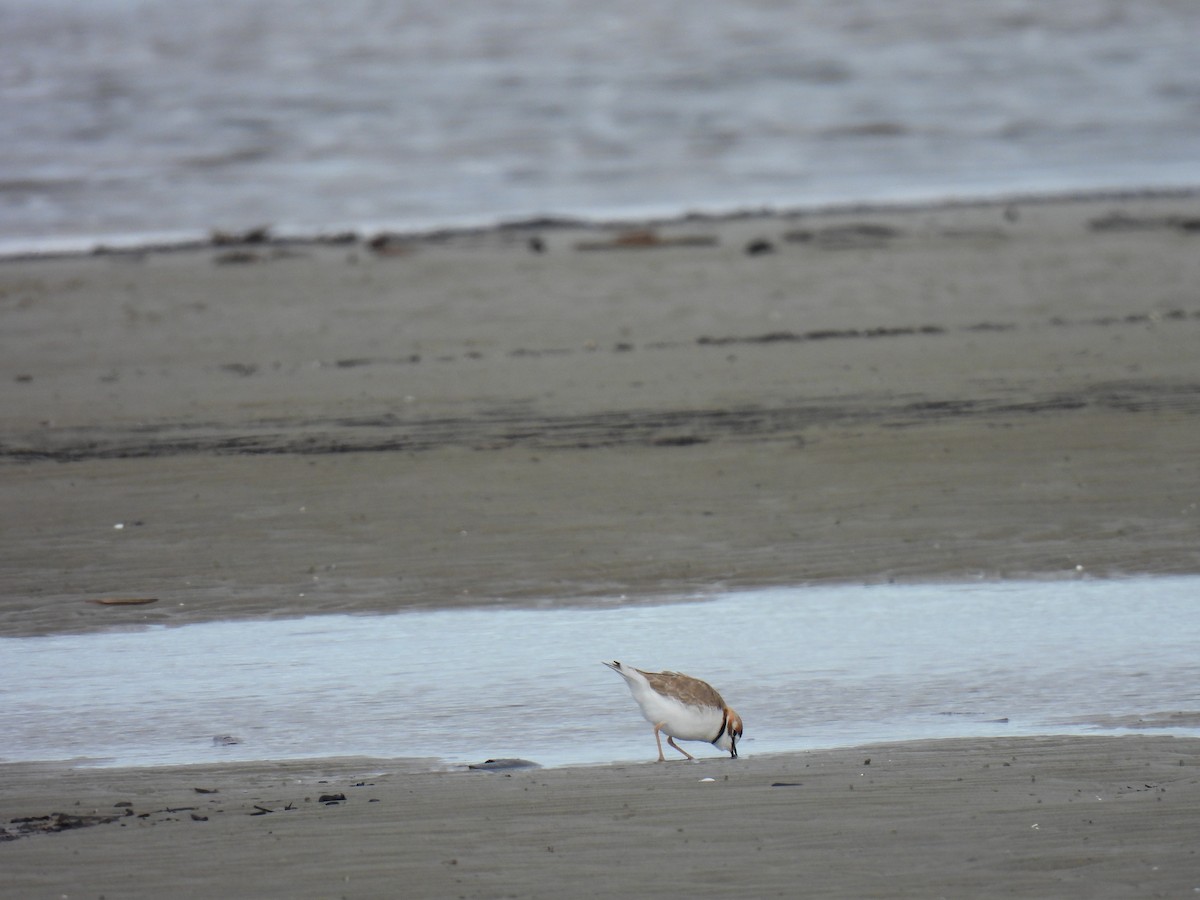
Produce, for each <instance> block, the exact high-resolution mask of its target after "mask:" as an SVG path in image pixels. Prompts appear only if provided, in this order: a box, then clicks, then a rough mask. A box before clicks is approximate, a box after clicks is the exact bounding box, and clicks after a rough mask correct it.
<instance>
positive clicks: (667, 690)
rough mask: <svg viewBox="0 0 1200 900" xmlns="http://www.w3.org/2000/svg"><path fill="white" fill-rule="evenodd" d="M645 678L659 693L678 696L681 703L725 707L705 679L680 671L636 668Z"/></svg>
mask: <svg viewBox="0 0 1200 900" xmlns="http://www.w3.org/2000/svg"><path fill="white" fill-rule="evenodd" d="M638 671H639V672H641V673H642V674H643V675H645V676H646V680H647V681H649V682H650V687H652V688H654V689H655V690H656V691H658V692H659V693H660V694H670V695H671V696H673V697H678V698H679V699H680V700H681V701H682V702H683V703H686V704H687V705H688V706H715V707H717V709H724V708H725V701H724V700H722V699H721V695H720V694H718V693H717V691H716V688H714V687H713V686H712V685H711V684H709V683H708V682H707V681H701V680H700V679H699V678H693V677H692V676H691V675H684V674H683V673H682V672H646V671H644V670H642V669H638Z"/></svg>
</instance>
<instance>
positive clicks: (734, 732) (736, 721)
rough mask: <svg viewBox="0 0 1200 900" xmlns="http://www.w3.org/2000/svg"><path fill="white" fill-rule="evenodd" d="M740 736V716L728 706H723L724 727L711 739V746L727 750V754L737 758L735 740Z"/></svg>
mask: <svg viewBox="0 0 1200 900" xmlns="http://www.w3.org/2000/svg"><path fill="white" fill-rule="evenodd" d="M741 736H742V717H741V716H739V715H738V714H737V713H735V712H734V711H733V710H732V709H730V708H729V707H728V706H727V707H725V727H724V728H722V729H721V734H720V735H718V737H717V739H716V740H715V741H713V746H715V747H720V748H721V749H722V750H728V751H729V755H730V756H732V757H733V758H734V759H737V755H738V754H737V742H738V740H739V739H740V738H741Z"/></svg>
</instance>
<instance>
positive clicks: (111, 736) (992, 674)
mask: <svg viewBox="0 0 1200 900" xmlns="http://www.w3.org/2000/svg"><path fill="white" fill-rule="evenodd" d="M1198 589H1200V578H1194V577H1193V578H1135V579H1128V580H1111V581H1086V580H1081V581H1056V582H1046V583H1038V582H1012V583H1001V584H994V583H979V584H954V585H928V586H923V585H904V586H898V585H876V586H823V587H804V588H786V589H784V588H778V589H768V590H756V591H746V592H737V593H732V594H727V595H722V596H719V597H714V598H712V599H704V600H694V601H679V602H671V603H661V604H653V605H651V604H634V605H610V606H604V605H601V606H597V607H590V608H578V607H576V608H569V609H529V610H495V609H469V610H448V611H439V612H413V613H403V614H395V615H387V616H376V615H372V616H344V615H338V616H313V617H307V618H300V619H291V620H272V621H249V622H219V623H209V624H197V625H186V626H181V627H176V628H165V627H151V628H147V629H144V630H137V631H118V632H106V633H101V634H87V635H55V636H48V637H38V638H5V639H0V665H2V666H3V670H4V671H5V673H6V677H5V679H4V680H3V687H0V733H2V734H3V735H4V738H5V739H4V742H3V747H2V748H0V760H3V761H9V762H12V761H19V760H52V759H76V760H79V761H80V762H86V763H89V764H99V765H156V764H186V763H200V762H214V761H233V760H257V759H278V758H301V757H321V756H330V755H370V756H381V757H397V756H406V757H408V756H414V757H438V758H441V759H443V760H445V761H447V762H449V763H462V762H473V761H480V760H482V759H485V758H487V757H502V756H503V757H509V756H515V757H525V758H528V759H532V760H536V761H538V762H540V763H543V764H546V765H569V764H583V763H606V762H611V761H616V760H646V759H652V758H653V756H654V753H655V749H654V740H653V736H652V733H651V729H650V726H649V725H648V724H647V723H646V722H645V721H643V720H642V719H641V717H640V713H639V712H638V710H637V708H636V706H635V704H634V702H633V699H632V698H631V696H630V694H629V692H628V690H627V689H626V687H625V685H624V683H623V682H622V681H621V679H619V678H618V677H617V676H616V675H614V674H613V673H612V672H610V671H608V670H607V669H605V668H604V667H603V666H602V665H601V664H600V662H601V660H604V659H613V658H616V659H621V660H624V661H627V662H631V663H633V664H635V665H638V666H641V667H643V668H673V669H678V670H681V671H685V672H688V673H690V674H694V675H697V676H699V677H703V678H706V679H707V680H709V681H711V682H712V683H713V684H714V685H716V686H717V687H718V688H719V689H720V690H721V691H722V693H723V694H724V695H725V699H726V700H727V702H729V703H730V704H731V705H733V706H734V707H736V708H737V709H738V711H739V712H740V713H741V715H742V716H743V718H744V719H745V722H746V735H745V739H744V742H743V744H742V752H743V753H744V754H754V753H764V752H776V751H791V750H802V749H806V748H814V747H830V746H845V745H851V744H855V743H860V742H876V741H889V740H905V739H917V738H937V737H955V736H993V735H1027V734H1040V733H1087V732H1093V731H1106V732H1108V733H1112V732H1113V731H1119V730H1120V728H1114V727H1112V725H1111V724H1108V725H1106V724H1105V723H1111V717H1119V716H1140V715H1149V714H1154V713H1161V712H1166V711H1176V710H1188V711H1192V712H1195V711H1197V710H1200V657H1197V654H1196V649H1195V648H1196V647H1197V646H1200V616H1197V615H1196V614H1195V598H1196V595H1197V590H1198ZM1001 720H1004V721H1001ZM1192 721H1193V722H1194V721H1195V717H1194V716H1193V717H1192ZM1164 730H1168V729H1164ZM1169 731H1170V732H1171V733H1181V734H1195V733H1197V731H1198V729H1196V728H1175V729H1170V730H1169ZM225 735H229V736H233V737H236V738H237V739H238V740H239V741H240V742H239V743H236V744H231V745H223V744H220V743H214V737H218V736H225ZM691 747H692V749H694V750H696V751H698V752H699V753H700V754H701V755H715V754H717V752H718V751H716V750H715V749H714V748H709V747H707V746H706V745H704V744H693V745H691Z"/></svg>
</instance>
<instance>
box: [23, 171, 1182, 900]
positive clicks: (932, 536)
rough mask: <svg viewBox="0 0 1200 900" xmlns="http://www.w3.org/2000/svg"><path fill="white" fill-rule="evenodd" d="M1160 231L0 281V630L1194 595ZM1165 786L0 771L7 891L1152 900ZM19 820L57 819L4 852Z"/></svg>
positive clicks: (910, 762) (382, 255)
mask: <svg viewBox="0 0 1200 900" xmlns="http://www.w3.org/2000/svg"><path fill="white" fill-rule="evenodd" d="M1198 223H1200V199H1198V196H1197V195H1196V194H1194V193H1191V194H1186V193H1185V194H1179V195H1173V196H1169V195H1163V196H1134V195H1130V196H1111V197H1100V198H1091V199H1085V198H1081V199H1058V200H1049V199H1028V200H1018V201H1013V202H1010V203H993V204H986V203H981V204H975V205H961V206H941V207H913V208H881V209H866V208H864V209H854V210H833V211H826V212H809V213H804V214H800V213H797V214H795V215H774V216H762V217H754V216H743V217H735V218H729V219H715V218H702V217H696V218H691V219H685V220H682V221H674V222H663V223H649V224H646V223H639V224H638V225H636V226H634V225H632V224H631V225H629V226H610V227H603V228H601V227H595V226H587V227H585V226H582V225H579V224H572V223H550V222H542V223H526V224H525V225H523V226H519V227H517V226H514V227H511V228H500V229H493V230H487V231H480V232H457V233H443V234H430V235H417V236H359V237H357V238H355V239H349V238H346V239H340V240H327V241H314V242H282V241H273V240H271V239H270V237H269V235H265V236H264V235H244V236H241V237H243V238H249V240H239V239H238V236H225V237H223V238H222V239H221V240H214V242H213V243H212V244H209V245H203V246H195V247H188V248H171V249H166V248H160V249H153V248H150V249H146V250H143V251H138V252H134V251H121V252H98V253H95V254H91V255H86V256H62V257H55V258H48V257H47V258H32V257H31V258H20V259H7V260H3V261H0V318H2V321H3V329H2V330H0V342H2V347H3V360H4V362H3V378H4V379H5V381H6V383H7V385H8V386H7V388H6V390H5V391H4V394H3V400H2V401H0V457H2V458H0V497H2V502H0V585H2V587H0V635H3V636H32V635H42V634H51V633H56V632H65V631H72V632H81V631H93V630H101V629H107V628H112V627H120V626H123V625H130V624H142V623H160V624H183V623H189V622H199V621H210V620H217V619H237V618H250V617H254V618H261V617H271V616H295V615H303V614H311V613H324V612H338V611H340V612H389V611H398V610H406V609H417V608H441V607H447V606H455V605H467V604H489V605H494V604H510V605H523V604H529V603H545V602H547V601H553V602H556V603H579V604H586V603H590V602H593V601H594V600H595V599H597V598H612V597H616V596H620V595H626V596H627V597H629V598H630V599H631V601H633V602H636V601H637V600H639V599H644V598H648V597H655V596H665V595H677V594H686V593H690V592H695V591H711V590H719V589H721V588H727V587H745V586H756V585H793V584H810V583H819V582H826V581H854V582H881V581H889V580H895V581H911V582H919V581H930V580H941V581H945V580H961V579H1010V578H1017V577H1035V578H1040V579H1055V578H1079V577H1109V576H1119V575H1127V574H1185V573H1196V572H1198V571H1200V509H1198V505H1197V504H1198V503H1200V494H1198V492H1197V483H1198V481H1197V476H1198V475H1200V471H1198V470H1197V462H1196V460H1197V459H1200V455H1198V452H1197V451H1198V450H1200V415H1198V413H1200V364H1198V363H1197V359H1198V357H1197V353H1196V348H1197V346H1198V345H1200V344H1198V340H1197V339H1198V337H1200V294H1198V293H1197V285H1200V253H1197V248H1198V246H1200V244H1198V243H1197V242H1198V241H1200V225H1198ZM369 237H375V238H376V239H374V240H368V238H369ZM106 599H107V600H114V599H115V600H153V601H154V602H152V603H141V604H124V603H109V604H103V603H97V602H94V601H97V600H106ZM1185 711H1186V710H1185ZM1147 712H1154V711H1151V710H1147ZM1198 748H1200V740H1193V739H1189V738H1169V737H1163V736H1155V735H1153V734H1152V733H1144V734H1134V735H1124V736H1111V735H1110V736H1096V737H1071V738H1049V737H1048V738H1026V739H1008V738H1005V739H986V740H984V739H980V740H977V741H950V742H941V741H939V742H923V743H922V742H916V743H911V744H901V745H886V746H873V747H861V748H853V749H837V750H829V751H812V752H807V753H798V754H794V755H780V756H761V757H757V758H755V757H753V756H750V757H747V758H745V759H743V760H739V761H737V762H736V763H735V762H722V761H719V760H710V761H706V762H704V763H703V764H701V765H698V766H692V765H686V764H671V765H665V764H664V765H654V764H647V765H644V766H612V767H606V768H605V767H602V768H595V769H593V768H565V769H546V770H529V771H513V772H508V773H482V772H472V771H460V770H452V771H441V770H438V768H439V767H437V766H433V765H432V764H430V763H427V762H422V761H420V760H413V761H410V760H404V759H391V760H330V761H320V762H305V763H296V762H287V763H269V762H263V763H255V764H236V765H227V766H197V767H187V768H180V769H134V770H119V769H96V768H72V767H71V766H69V765H67V764H62V763H14V764H6V765H0V786H2V789H0V798H2V799H0V827H3V828H5V830H6V832H7V833H8V835H9V836H12V837H14V839H13V840H7V841H3V842H0V872H2V873H3V874H2V875H0V895H3V896H11V897H60V896H72V897H77V896H106V897H108V898H114V897H154V896H162V895H163V894H164V893H166V892H167V891H180V890H183V891H186V892H188V893H189V894H193V895H196V896H203V895H213V896H217V895H221V896H247V897H249V896H300V897H329V896H343V895H344V896H349V897H375V896H430V897H434V896H437V897H442V896H463V897H492V896H547V897H548V896H552V895H553V896H561V895H563V894H582V895H602V894H603V895H610V896H629V895H641V894H649V893H655V894H666V895H670V896H683V895H689V896H717V895H722V896H724V895H728V894H730V893H733V892H737V893H740V894H742V895H749V896H773V895H785V896H795V895H797V893H798V892H799V893H804V894H806V895H811V896H830V897H866V896H878V897H894V896H914V897H918V896H919V897H935V896H1021V897H1046V896H1056V897H1075V896H1077V897H1105V896H1111V897H1134V896H1147V897H1149V896H1183V895H1185V894H1187V895H1190V894H1192V893H1193V892H1194V891H1195V890H1196V889H1198V888H1200V861H1198V860H1197V857H1196V851H1195V850H1194V847H1193V845H1194V840H1192V839H1191V838H1192V836H1194V834H1195V831H1196V826H1197V825H1198V824H1200V821H1198V817H1197V813H1196V809H1197V804H1196V796H1195V795H1196V792H1197V780H1196V777H1195V775H1194V773H1195V771H1196V770H1195V765H1196V759H1197V756H1196V752H1197V749H1198ZM409 752H411V748H406V747H404V746H403V744H402V743H398V746H397V756H398V757H400V756H403V755H405V754H407V753H409ZM868 758H869V759H870V763H869V765H868V764H867V763H866V762H865V760H867V759H868ZM706 777H712V778H713V779H714V781H713V782H703V781H701V779H702V778H706ZM360 782H361V783H362V786H359V783H360ZM198 788H199V789H204V790H206V791H207V790H212V791H216V792H217V793H212V794H209V793H198V792H197V790H196V789H198ZM338 793H342V794H344V795H345V797H346V799H345V800H344V801H337V802H335V803H333V804H332V805H326V804H323V803H321V802H320V800H319V797H320V796H321V795H322V794H331V795H336V794H338ZM718 793H719V794H720V796H717V795H718ZM371 800H376V801H378V802H376V803H371V802H370V801H371ZM121 803H128V804H131V805H129V806H118V805H117V804H121ZM289 805H290V806H291V808H288V807H289ZM263 809H266V810H269V812H262V810H263ZM127 811H128V814H127ZM256 813H260V814H258V815H256ZM52 814H64V815H66V816H68V817H84V819H82V820H80V821H78V822H73V821H72V820H71V819H70V818H68V819H62V820H45V821H44V822H42V823H40V824H39V822H37V821H30V822H24V823H15V824H14V823H13V820H14V819H22V818H24V819H30V818H31V817H32V818H33V819H35V820H36V819H37V817H42V816H50V815H52ZM88 817H96V818H95V819H91V818H88ZM112 817H116V818H115V819H114V820H113V821H107V822H101V821H100V820H103V819H109V818H112ZM56 823H57V824H58V825H62V824H64V823H65V824H76V825H80V826H86V827H72V828H66V829H65V830H51V827H52V826H54V825H55V824H56ZM45 831H50V833H43V832H45Z"/></svg>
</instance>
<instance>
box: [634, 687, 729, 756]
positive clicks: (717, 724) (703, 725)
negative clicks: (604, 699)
mask: <svg viewBox="0 0 1200 900" xmlns="http://www.w3.org/2000/svg"><path fill="white" fill-rule="evenodd" d="M629 689H630V691H631V692H632V693H633V699H634V700H636V701H637V704H638V706H640V707H641V709H642V715H643V716H645V717H646V720H647V721H648V722H650V723H651V724H652V725H659V724H661V725H662V730H663V731H665V732H666V733H667V734H669V735H670V736H671V737H675V738H679V739H680V740H681V741H711V740H712V739H713V738H715V737H716V736H717V732H718V731H720V730H721V723H722V722H723V721H724V720H725V710H723V709H720V708H718V707H715V706H685V705H684V704H682V703H680V702H679V701H678V700H675V699H673V698H671V697H665V696H663V695H662V694H659V693H657V692H656V691H655V690H654V689H653V688H651V687H650V685H649V683H648V682H646V681H645V679H640V680H637V681H634V680H630V681H629Z"/></svg>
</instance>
